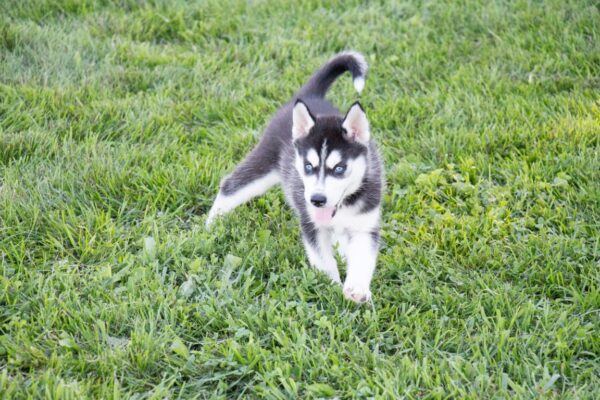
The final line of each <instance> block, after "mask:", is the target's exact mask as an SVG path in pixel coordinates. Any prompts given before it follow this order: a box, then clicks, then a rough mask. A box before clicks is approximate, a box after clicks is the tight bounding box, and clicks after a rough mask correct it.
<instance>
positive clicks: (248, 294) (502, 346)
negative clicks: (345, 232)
mask: <svg viewBox="0 0 600 400" xmlns="http://www.w3.org/2000/svg"><path fill="white" fill-rule="evenodd" d="M484 3H485V4H484ZM599 44H600V11H599V7H598V5H597V3H596V2H594V1H591V0H590V1H586V0H571V1H564V0H549V1H544V2H538V1H498V2H482V3H477V2H470V1H459V2H435V1H416V0H411V1H406V2H401V3H400V2H390V3H388V2H369V3H363V2H361V1H353V2H345V1H344V2H341V1H338V2H321V1H316V0H315V1H306V2H293V1H279V2H258V1H256V2H242V1H229V0H220V1H192V2H184V1H174V2H166V1H160V0H156V1H147V2H146V1H141V0H140V1H134V0H119V1H117V0H114V1H110V0H98V1H92V0H86V1H76V0H39V1H37V0H36V1H34V0H24V1H18V0H6V1H3V2H2V3H1V4H0V266H1V269H0V272H1V273H0V395H1V396H2V397H4V398H11V399H20V398H40V397H46V398H56V399H59V398H112V399H117V398H127V397H136V398H157V399H158V398H193V397H198V398H223V399H225V398H227V399H229V398H246V397H250V398H256V397H267V398H293V397H300V398H314V397H338V398H352V397H356V398H369V397H375V398H400V397H406V398H409V399H412V398H431V399H436V398H508V397H511V398H512V397H516V398H565V399H566V398H590V399H592V398H598V397H599V396H600V390H599V389H598V388H599V387H600V378H599V375H600V361H599V358H600V339H599V338H600V334H599V331H600V320H599V313H600V291H599V286H600V274H599V267H600V248H599V246H600V239H599V238H600V186H599V184H598V182H600V157H599V138H600V103H599V102H598V99H599V93H600V78H599V77H600V45H599ZM349 48H351V49H356V50H359V51H361V52H363V53H364V54H366V55H367V57H368V60H369V62H370V65H371V69H370V75H369V78H368V80H367V84H366V89H365V92H364V93H363V95H362V96H361V101H362V102H363V104H364V105H365V107H366V109H367V111H368V114H369V117H370V120H371V124H372V127H373V135H374V136H375V137H376V138H377V140H378V141H379V143H380V145H381V148H382V152H383V154H384V158H385V163H386V170H387V177H388V187H387V194H386V197H385V203H384V214H383V240H384V244H383V246H382V249H381V255H380V258H379V262H378V270H377V273H376V275H375V278H374V282H373V286H372V290H373V295H374V302H373V304H371V305H367V306H357V305H355V304H351V303H349V302H347V301H345V300H344V299H343V296H342V295H341V293H340V290H339V289H338V288H336V287H333V286H332V285H330V284H329V283H328V282H327V279H326V278H325V277H324V276H322V275H320V274H318V273H316V272H315V271H313V270H311V269H309V268H308V267H307V266H306V260H305V256H304V254H303V250H302V246H301V243H300V241H299V232H298V228H297V225H298V224H297V221H296V219H295V218H294V216H293V214H292V212H291V211H290V210H289V208H287V207H286V206H285V205H284V200H283V196H282V193H281V192H280V190H275V191H273V192H270V193H269V194H268V195H266V196H265V197H263V198H260V199H257V200H255V201H252V202H251V203H249V204H248V205H247V206H243V207H241V208H240V209H239V210H238V211H236V212H235V213H234V214H232V215H229V216H227V217H226V218H224V219H222V220H221V221H219V222H218V223H217V224H216V226H215V229H214V231H213V232H206V231H205V230H204V228H203V223H204V219H205V212H206V211H207V209H208V207H209V206H210V204H211V201H212V198H213V196H214V195H215V193H216V190H217V187H218V182H219V180H220V179H221V178H222V177H223V176H224V175H225V174H226V173H227V172H229V171H231V169H232V168H233V166H234V165H235V163H236V162H237V161H239V160H240V159H241V157H242V155H243V154H244V153H245V152H246V151H248V150H249V149H250V148H251V147H252V146H253V145H254V144H255V143H256V141H257V138H258V137H259V135H260V134H261V130H262V128H263V127H264V126H265V124H266V123H267V121H268V119H269V116H270V115H271V114H272V113H273V112H274V111H275V110H276V109H277V107H278V106H279V105H280V104H281V103H283V102H285V101H286V100H287V99H289V97H290V96H291V94H292V93H293V92H294V90H295V89H296V88H298V87H299V85H301V83H302V82H304V81H305V80H306V79H307V77H308V76H309V75H310V74H311V73H312V71H313V70H314V69H315V68H316V67H317V66H318V65H320V64H321V63H322V62H323V61H325V60H326V59H327V58H329V57H330V56H331V55H333V54H334V53H336V52H338V51H341V50H344V49H349ZM329 97H330V98H331V99H333V101H334V102H335V103H336V104H337V105H339V106H340V108H346V107H347V106H349V105H350V104H351V103H352V102H353V101H354V100H355V99H356V95H355V93H354V92H353V89H352V85H351V84H350V79H349V78H348V77H345V78H344V79H341V80H340V81H339V82H338V83H337V84H336V85H335V87H334V88H333V90H332V92H331V93H330V96H329Z"/></svg>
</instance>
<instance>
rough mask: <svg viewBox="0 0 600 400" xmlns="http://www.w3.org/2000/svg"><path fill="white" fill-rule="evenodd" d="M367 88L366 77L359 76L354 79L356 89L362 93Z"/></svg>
mask: <svg viewBox="0 0 600 400" xmlns="http://www.w3.org/2000/svg"><path fill="white" fill-rule="evenodd" d="M364 88H365V78H363V77H358V78H356V79H355V80H354V89H356V91H357V92H358V93H359V94H360V93H361V92H362V91H363V89H364Z"/></svg>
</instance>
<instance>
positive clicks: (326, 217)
mask: <svg viewBox="0 0 600 400" xmlns="http://www.w3.org/2000/svg"><path fill="white" fill-rule="evenodd" d="M334 211H335V207H322V208H316V209H315V222H316V223H318V224H325V223H327V222H329V221H331V219H332V218H333V212H334Z"/></svg>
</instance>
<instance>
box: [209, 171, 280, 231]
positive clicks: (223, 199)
mask: <svg viewBox="0 0 600 400" xmlns="http://www.w3.org/2000/svg"><path fill="white" fill-rule="evenodd" d="M280 181H281V178H280V176H279V174H278V173H277V172H271V173H269V174H267V175H265V176H263V177H262V178H259V179H256V180H254V181H253V182H251V183H249V184H248V185H246V186H244V187H243V188H242V189H240V190H238V191H237V192H235V193H234V194H233V195H230V196H227V195H225V194H223V193H222V192H221V191H219V194H218V195H217V198H216V199H215V202H214V203H213V206H212V207H211V209H210V211H209V212H208V217H207V218H206V226H207V227H208V226H209V225H210V224H212V223H213V221H214V220H215V218H216V217H218V216H220V215H223V214H225V213H227V212H229V211H231V210H233V209H234V208H236V207H237V206H239V205H240V204H243V203H245V202H247V201H248V200H250V199H252V198H253V197H256V196H259V195H261V194H263V193H265V192H266V191H267V190H269V189H270V188H271V187H272V186H273V185H276V184H277V183H279V182H280Z"/></svg>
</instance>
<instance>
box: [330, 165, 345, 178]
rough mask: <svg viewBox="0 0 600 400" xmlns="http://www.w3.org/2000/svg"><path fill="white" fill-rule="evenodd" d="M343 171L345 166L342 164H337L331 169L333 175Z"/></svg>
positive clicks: (340, 173)
mask: <svg viewBox="0 0 600 400" xmlns="http://www.w3.org/2000/svg"><path fill="white" fill-rule="evenodd" d="M344 172H346V167H345V166H344V165H338V166H337V167H335V168H334V169H333V173H334V175H338V176H339V175H342V174H343V173H344Z"/></svg>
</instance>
